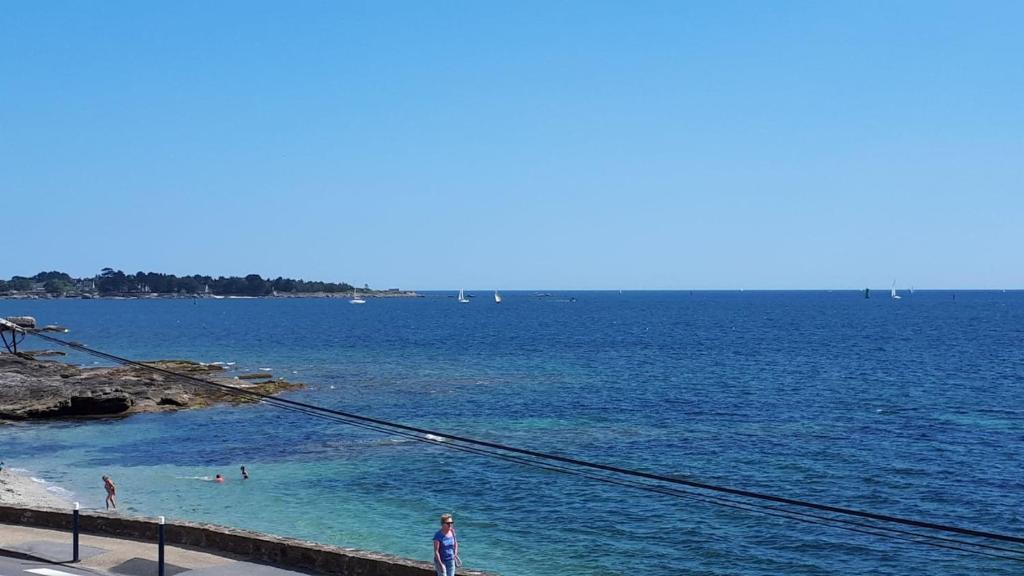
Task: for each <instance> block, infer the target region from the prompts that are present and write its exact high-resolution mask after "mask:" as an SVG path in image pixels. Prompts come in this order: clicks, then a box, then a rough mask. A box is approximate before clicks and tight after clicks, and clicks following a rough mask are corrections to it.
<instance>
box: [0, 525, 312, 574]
mask: <svg viewBox="0 0 1024 576" xmlns="http://www.w3.org/2000/svg"><path fill="white" fill-rule="evenodd" d="M78 550H79V559H80V561H79V562H77V563H74V564H71V563H70V562H71V559H72V555H73V552H72V549H71V533H70V532H61V531H59V530H46V529H42V528H27V527H24V526H14V525H10V524H0V555H6V556H16V557H22V558H31V559H37V560H43V561H46V562H51V563H54V564H67V565H68V566H69V567H75V568H77V569H80V570H87V571H92V572H100V573H105V574H115V575H120V576H157V546H156V543H155V542H153V543H148V542H136V541H134V540H119V539H117V538H110V537H107V536H93V535H90V534H82V535H81V536H80V538H79V547H78ZM300 574H302V573H301V572H294V571H290V570H283V569H280V568H275V567H273V566H266V565H262V564H253V563H250V562H245V561H243V559H241V558H238V557H231V556H224V555H215V554H210V553H208V552H200V551H198V550H195V549H189V548H181V547H178V546H165V547H164V575H165V576H179V575H180V576H234V575H239V576H241V575H245V576H297V575H300ZM44 576H45V575H44ZM50 576H58V575H52V574H51V575H50Z"/></svg>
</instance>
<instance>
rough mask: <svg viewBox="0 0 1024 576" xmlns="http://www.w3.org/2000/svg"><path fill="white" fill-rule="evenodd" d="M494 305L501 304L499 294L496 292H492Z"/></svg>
mask: <svg viewBox="0 0 1024 576" xmlns="http://www.w3.org/2000/svg"><path fill="white" fill-rule="evenodd" d="M494 303H495V304H501V294H498V291H497V290H495V291H494Z"/></svg>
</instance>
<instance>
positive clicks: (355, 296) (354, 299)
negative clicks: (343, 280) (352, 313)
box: [349, 288, 366, 304]
mask: <svg viewBox="0 0 1024 576" xmlns="http://www.w3.org/2000/svg"><path fill="white" fill-rule="evenodd" d="M349 304H366V300H363V299H362V298H360V297H359V293H358V292H356V289H355V288H353V289H352V299H351V300H349Z"/></svg>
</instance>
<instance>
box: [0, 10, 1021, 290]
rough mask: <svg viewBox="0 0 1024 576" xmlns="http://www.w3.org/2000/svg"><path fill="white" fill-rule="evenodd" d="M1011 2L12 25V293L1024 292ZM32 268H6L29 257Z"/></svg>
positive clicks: (1, 81)
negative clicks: (88, 279) (302, 286)
mask: <svg viewBox="0 0 1024 576" xmlns="http://www.w3.org/2000/svg"><path fill="white" fill-rule="evenodd" d="M1022 21H1024V4H1022V3H1020V2H982V3H977V2H958V3H948V2H937V1H929V2H909V1H907V2H735V3H734V2H706V3H689V2H678V1H673V2H617V3H610V2H595V1H586V2H549V1H545V2H507V3H499V2H437V3H435V2H420V1H416V2H312V1H309V2H279V3H263V2H251V1H250V2H237V3H233V2H177V1H176V2H114V1H109V2H20V3H7V4H6V5H5V6H4V9H3V11H2V13H0V51H2V56H0V198H2V200H0V201H2V207H3V208H2V212H3V213H4V214H5V215H7V216H14V217H16V218H15V220H16V223H18V224H23V223H29V224H30V228H31V231H30V232H22V233H17V234H15V233H14V232H13V231H12V230H10V229H8V230H7V234H6V235H7V236H8V242H5V244H6V246H5V248H4V250H3V252H2V255H0V276H2V277H5V278H6V277H9V276H11V275H14V274H34V273H35V272H38V271H40V270H43V269H47V270H49V269H58V270H64V271H67V272H69V273H71V274H73V275H83V276H84V275H91V274H94V273H96V272H97V271H98V270H99V269H100V268H102V267H105V266H111V267H114V268H120V269H123V270H125V271H126V272H134V271H138V270H145V271H150V270H152V271H160V272H169V273H175V274H189V273H202V274H213V275H219V274H225V275H230V274H237V275H244V274H248V273H258V274H261V275H264V276H271V277H276V276H289V277H300V278H306V279H319V280H339V281H340V280H344V281H349V282H352V283H356V284H360V285H361V284H363V283H369V284H370V285H371V286H374V287H380V288H385V287H392V286H398V287H403V288H416V289H454V288H458V287H466V288H477V289H484V288H495V287H496V288H503V289H515V288H523V289H532V288H548V289H587V288H590V289H616V288H632V289H702V288H747V289H754V288H768V289H774V288H860V287H864V286H873V287H887V286H888V285H889V283H890V282H892V280H893V279H894V278H895V279H896V280H897V281H898V282H899V283H900V284H901V285H906V286H909V285H915V286H917V287H919V288H926V287H933V288H940V287H957V288H966V287H978V288H982V287H990V288H1024V267H1022V266H1021V265H1020V262H1021V256H1020V252H1021V250H1022V248H1024V57H1022V55H1024V34H1021V33H1020V23H1021V22H1022ZM12 238H13V240H12Z"/></svg>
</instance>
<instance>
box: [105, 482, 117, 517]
mask: <svg viewBox="0 0 1024 576" xmlns="http://www.w3.org/2000/svg"><path fill="white" fill-rule="evenodd" d="M103 488H105V489H106V490H107V501H106V504H107V510H110V509H111V508H113V509H114V510H117V503H116V502H114V496H117V486H114V481H113V480H111V479H110V476H103Z"/></svg>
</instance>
